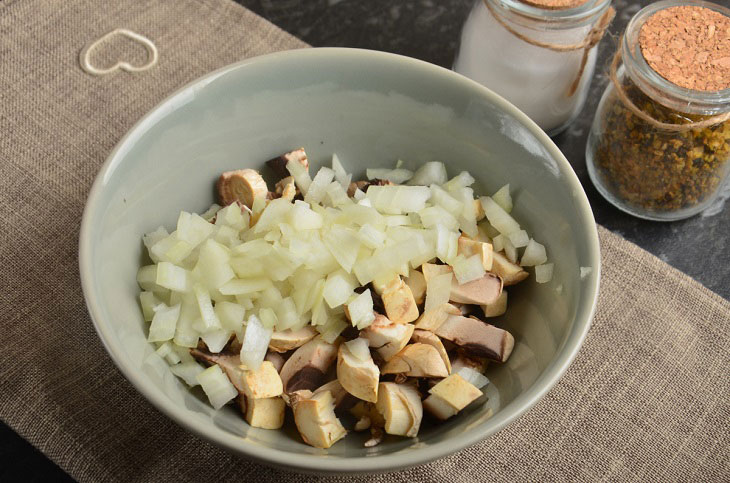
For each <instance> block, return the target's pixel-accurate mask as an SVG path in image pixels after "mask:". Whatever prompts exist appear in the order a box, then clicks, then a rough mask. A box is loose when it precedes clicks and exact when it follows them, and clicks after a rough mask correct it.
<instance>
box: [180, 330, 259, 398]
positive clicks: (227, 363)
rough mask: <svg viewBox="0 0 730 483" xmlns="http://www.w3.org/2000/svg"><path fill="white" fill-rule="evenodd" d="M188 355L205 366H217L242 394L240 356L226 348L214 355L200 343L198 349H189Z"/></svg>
mask: <svg viewBox="0 0 730 483" xmlns="http://www.w3.org/2000/svg"><path fill="white" fill-rule="evenodd" d="M190 355H191V356H193V358H195V360H197V361H198V362H201V363H202V364H204V365H205V366H212V365H213V364H218V365H219V366H220V368H221V369H223V372H225V374H226V376H228V379H229V380H230V381H231V384H233V386H234V387H235V388H236V390H237V391H238V393H239V394H244V391H245V389H244V386H243V380H242V376H243V371H244V370H245V366H242V365H241V356H240V354H236V353H234V352H231V350H230V349H229V348H228V347H226V348H224V349H223V350H222V351H221V352H220V353H217V354H214V353H211V352H209V351H208V348H207V347H206V346H205V344H204V343H203V342H200V343H199V344H198V347H196V348H193V349H190Z"/></svg>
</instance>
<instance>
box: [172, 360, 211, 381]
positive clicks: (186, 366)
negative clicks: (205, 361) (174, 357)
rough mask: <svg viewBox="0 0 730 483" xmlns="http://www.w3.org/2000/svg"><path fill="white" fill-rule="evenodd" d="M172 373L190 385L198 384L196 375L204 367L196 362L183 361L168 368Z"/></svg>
mask: <svg viewBox="0 0 730 483" xmlns="http://www.w3.org/2000/svg"><path fill="white" fill-rule="evenodd" d="M170 370H171V371H172V373H173V374H175V375H176V376H177V377H179V378H180V379H182V380H183V381H185V384H187V385H188V386H190V387H193V386H198V385H200V383H199V382H198V375H199V374H200V373H201V372H203V371H204V370H205V369H204V368H203V366H201V365H200V364H198V363H197V362H183V363H182V364H177V365H175V366H172V367H171V368H170Z"/></svg>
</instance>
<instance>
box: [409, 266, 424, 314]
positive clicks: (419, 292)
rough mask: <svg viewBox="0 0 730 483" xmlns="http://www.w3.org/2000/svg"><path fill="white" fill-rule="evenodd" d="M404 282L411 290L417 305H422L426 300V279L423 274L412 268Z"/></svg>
mask: <svg viewBox="0 0 730 483" xmlns="http://www.w3.org/2000/svg"><path fill="white" fill-rule="evenodd" d="M404 281H405V283H406V285H408V288H410V289H411V294H412V295H413V300H415V301H416V304H418V305H420V304H422V303H423V302H424V301H425V300H426V279H425V278H424V277H423V273H421V272H420V271H418V270H415V269H413V268H411V269H410V270H409V271H408V277H406V279H405V280H404Z"/></svg>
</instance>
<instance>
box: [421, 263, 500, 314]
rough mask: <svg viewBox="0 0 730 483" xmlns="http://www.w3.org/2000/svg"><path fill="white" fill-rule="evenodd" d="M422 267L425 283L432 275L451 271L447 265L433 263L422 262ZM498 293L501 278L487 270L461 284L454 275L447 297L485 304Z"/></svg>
mask: <svg viewBox="0 0 730 483" xmlns="http://www.w3.org/2000/svg"><path fill="white" fill-rule="evenodd" d="M422 269H423V276H424V277H425V278H426V283H428V281H429V280H430V279H432V278H433V277H436V276H438V275H444V274H446V273H452V272H453V270H452V268H451V267H450V266H448V265H434V264H431V263H424V264H423V266H422ZM500 293H502V280H501V279H500V278H499V277H498V276H496V275H495V274H493V273H489V272H487V273H486V274H484V276H483V277H481V278H478V279H476V280H472V281H471V282H467V283H462V284H460V283H459V282H458V281H457V280H456V277H454V278H453V279H452V281H451V295H450V296H449V299H450V300H451V301H452V302H457V303H462V304H476V305H487V304H491V303H494V302H495V301H496V300H497V297H499V294H500Z"/></svg>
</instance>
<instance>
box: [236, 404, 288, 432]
mask: <svg viewBox="0 0 730 483" xmlns="http://www.w3.org/2000/svg"><path fill="white" fill-rule="evenodd" d="M245 404H246V412H245V415H246V422H247V423H248V424H250V425H251V426H253V427H254V428H263V429H279V428H281V427H282V426H283V425H284V410H285V408H286V404H285V403H284V400H283V399H282V398H280V397H269V398H264V399H253V398H246V403H245Z"/></svg>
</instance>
